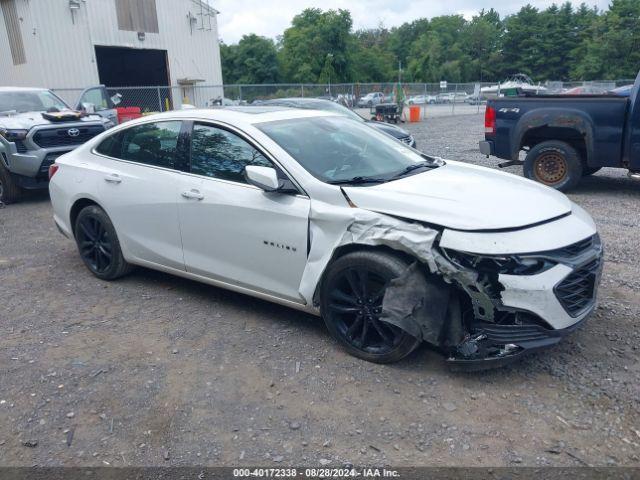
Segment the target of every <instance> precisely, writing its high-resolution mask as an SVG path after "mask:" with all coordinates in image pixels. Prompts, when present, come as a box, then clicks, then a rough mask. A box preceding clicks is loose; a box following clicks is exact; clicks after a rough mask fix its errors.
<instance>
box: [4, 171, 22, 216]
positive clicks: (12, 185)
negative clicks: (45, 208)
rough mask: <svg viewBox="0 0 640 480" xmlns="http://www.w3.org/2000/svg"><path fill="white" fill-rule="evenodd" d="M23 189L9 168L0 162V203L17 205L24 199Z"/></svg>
mask: <svg viewBox="0 0 640 480" xmlns="http://www.w3.org/2000/svg"><path fill="white" fill-rule="evenodd" d="M22 195H23V191H22V188H20V187H19V186H18V184H17V183H16V181H15V180H14V179H13V177H12V176H11V174H10V173H9V171H8V170H7V168H6V167H5V166H4V165H3V164H2V161H0V202H2V203H4V204H7V205H8V204H10V203H15V202H17V201H18V200H20V198H22Z"/></svg>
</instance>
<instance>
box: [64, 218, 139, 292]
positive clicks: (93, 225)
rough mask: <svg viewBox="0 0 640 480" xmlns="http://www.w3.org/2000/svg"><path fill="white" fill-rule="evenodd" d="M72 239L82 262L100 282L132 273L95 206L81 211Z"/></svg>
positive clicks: (113, 232) (109, 225)
mask: <svg viewBox="0 0 640 480" xmlns="http://www.w3.org/2000/svg"><path fill="white" fill-rule="evenodd" d="M75 238H76V244H77V245H78V252H79V253H80V257H81V258H82V261H83V262H84V264H85V265H86V266H87V268H88V269H89V271H90V272H91V273H93V274H94V275H95V276H96V277H98V278H100V279H101V280H115V279H116V278H119V277H122V276H123V275H126V274H127V273H129V272H130V271H131V269H132V267H131V265H130V264H128V263H127V262H126V260H125V259H124V256H123V255H122V250H121V249H120V242H119V241H118V235H117V234H116V229H115V228H114V227H113V224H112V223H111V220H110V219H109V216H108V215H107V214H106V212H105V211H104V210H103V209H102V208H100V207H98V206H97V205H89V206H87V207H84V208H83V209H82V210H80V213H79V214H78V217H77V218H76V223H75Z"/></svg>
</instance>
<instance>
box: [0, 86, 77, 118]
mask: <svg viewBox="0 0 640 480" xmlns="http://www.w3.org/2000/svg"><path fill="white" fill-rule="evenodd" d="M52 109H57V110H68V109H69V107H68V106H67V105H66V104H65V103H64V102H63V101H62V100H60V99H59V98H58V97H56V96H55V95H54V94H53V93H51V92H49V91H48V90H16V91H13V92H0V112H10V111H16V112H18V113H24V112H46V111H48V110H52Z"/></svg>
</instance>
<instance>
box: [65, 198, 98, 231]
mask: <svg viewBox="0 0 640 480" xmlns="http://www.w3.org/2000/svg"><path fill="white" fill-rule="evenodd" d="M89 205H96V206H97V207H100V208H101V209H102V210H104V208H103V207H102V205H100V204H99V203H98V202H96V201H95V200H92V199H90V198H79V199H78V200H76V201H75V202H74V203H73V205H72V206H71V210H69V222H70V226H71V233H73V235H74V236H75V234H76V220H77V219H78V214H79V213H80V212H81V211H82V209H83V208H85V207H88V206H89Z"/></svg>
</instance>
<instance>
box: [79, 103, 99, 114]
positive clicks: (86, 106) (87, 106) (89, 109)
mask: <svg viewBox="0 0 640 480" xmlns="http://www.w3.org/2000/svg"><path fill="white" fill-rule="evenodd" d="M82 110H83V111H84V112H85V113H88V114H91V113H96V106H95V105H94V104H93V103H83V104H82Z"/></svg>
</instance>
